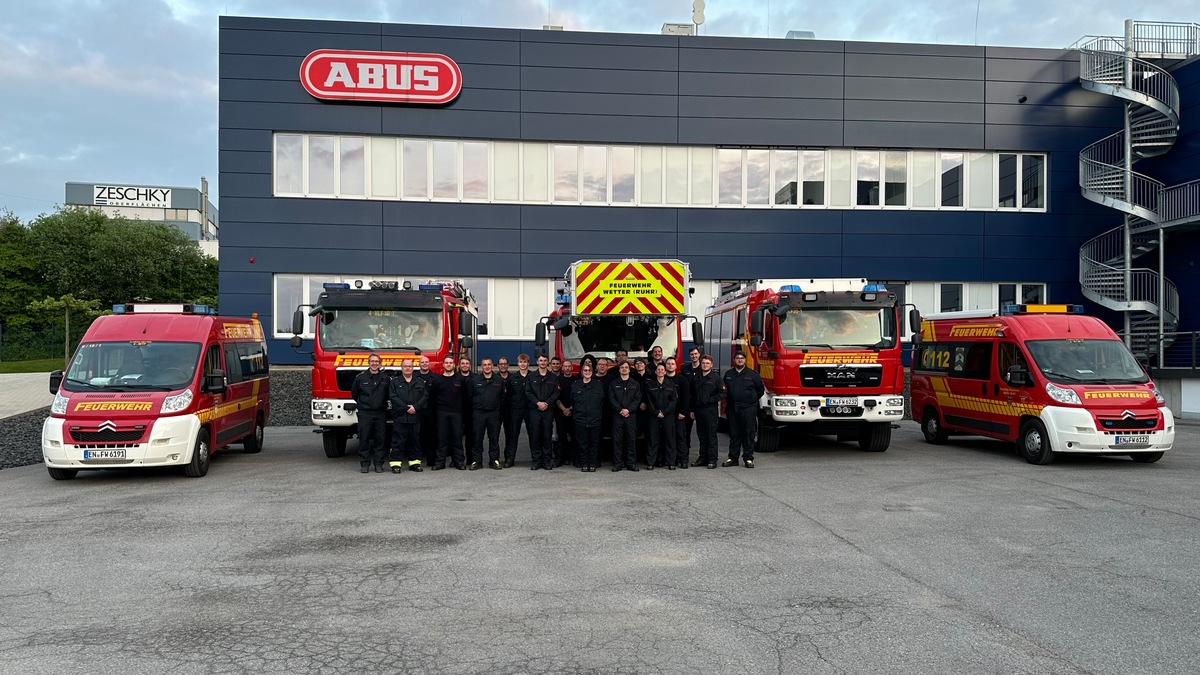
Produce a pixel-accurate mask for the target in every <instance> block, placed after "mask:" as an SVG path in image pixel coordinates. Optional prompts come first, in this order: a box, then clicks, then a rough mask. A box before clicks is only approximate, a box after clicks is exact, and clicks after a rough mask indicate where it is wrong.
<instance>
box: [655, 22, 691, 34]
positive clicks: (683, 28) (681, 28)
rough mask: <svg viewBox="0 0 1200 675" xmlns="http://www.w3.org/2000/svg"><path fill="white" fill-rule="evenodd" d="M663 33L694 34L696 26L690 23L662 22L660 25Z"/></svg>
mask: <svg viewBox="0 0 1200 675" xmlns="http://www.w3.org/2000/svg"><path fill="white" fill-rule="evenodd" d="M662 34H663V35H695V34H696V26H694V25H693V24H690V23H664V24H663V25H662Z"/></svg>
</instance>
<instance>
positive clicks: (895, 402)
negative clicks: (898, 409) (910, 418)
mask: <svg viewBox="0 0 1200 675" xmlns="http://www.w3.org/2000/svg"><path fill="white" fill-rule="evenodd" d="M887 405H889V406H896V405H904V399H903V398H900V397H896V398H889V399H888V400H887Z"/></svg>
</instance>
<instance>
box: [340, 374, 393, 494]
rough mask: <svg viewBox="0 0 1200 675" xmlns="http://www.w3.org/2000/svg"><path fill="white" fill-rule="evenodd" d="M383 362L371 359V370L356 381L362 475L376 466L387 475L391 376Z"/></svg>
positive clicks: (354, 394) (352, 389) (354, 392)
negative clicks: (385, 471) (385, 459)
mask: <svg viewBox="0 0 1200 675" xmlns="http://www.w3.org/2000/svg"><path fill="white" fill-rule="evenodd" d="M382 366H383V359H381V358H380V357H379V355H378V354H371V355H370V356H368V357H367V369H366V370H364V371H363V372H361V373H359V374H358V376H357V377H355V378H354V383H353V384H352V385H350V396H351V397H352V398H353V399H354V402H355V403H356V404H357V405H358V463H359V465H360V467H361V468H360V471H362V473H368V472H369V471H370V470H371V465H372V464H374V465H375V473H383V458H384V455H385V454H386V452H387V417H388V382H389V379H390V378H389V377H388V374H387V373H385V372H383V370H381V368H382Z"/></svg>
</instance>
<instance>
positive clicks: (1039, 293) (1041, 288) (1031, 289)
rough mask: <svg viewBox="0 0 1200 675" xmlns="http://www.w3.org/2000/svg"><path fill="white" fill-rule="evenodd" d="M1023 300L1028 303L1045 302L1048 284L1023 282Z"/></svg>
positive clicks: (1038, 303) (1037, 303)
mask: <svg viewBox="0 0 1200 675" xmlns="http://www.w3.org/2000/svg"><path fill="white" fill-rule="evenodd" d="M1021 302H1022V303H1024V304H1027V305H1040V304H1043V303H1045V302H1046V286H1045V285H1044V284H1021Z"/></svg>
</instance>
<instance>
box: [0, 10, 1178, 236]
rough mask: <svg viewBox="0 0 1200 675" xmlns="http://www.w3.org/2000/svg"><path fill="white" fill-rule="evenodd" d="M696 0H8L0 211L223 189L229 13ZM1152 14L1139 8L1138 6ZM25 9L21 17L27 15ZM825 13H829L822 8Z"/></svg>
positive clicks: (891, 24)
mask: <svg viewBox="0 0 1200 675" xmlns="http://www.w3.org/2000/svg"><path fill="white" fill-rule="evenodd" d="M691 4H692V3H691V0H607V1H606V2H600V1H598V0H435V1H434V2H429V1H428V0H287V1H284V0H228V1H225V0H211V1H209V0H5V2H4V11H3V13H2V14H0V91H2V92H3V94H4V95H3V97H2V99H0V211H4V210H9V211H12V212H13V213H15V214H16V215H17V216H18V217H20V218H21V219H22V220H25V221H28V220H29V219H32V218H34V217H36V216H37V215H38V214H39V213H44V212H49V211H52V210H53V209H54V208H55V206H56V205H57V204H59V203H61V202H62V200H63V193H64V184H65V183H66V182H67V181H84V182H89V181H97V182H113V183H136V184H157V185H177V186H193V187H198V186H199V183H200V176H207V177H208V178H209V181H210V189H211V190H212V191H213V193H214V197H215V198H214V201H218V199H217V198H219V195H220V189H219V185H218V184H217V18H218V17H219V16H221V15H226V14H227V15H243V16H275V17H291V18H314V19H316V18H320V19H348V20H357V21H385V22H396V23H438V24H452V25H477V26H501V27H512V28H540V27H541V26H542V25H543V24H545V23H552V24H559V25H563V26H565V27H566V28H567V29H569V30H588V31H616V32H634V33H656V32H658V30H659V27H660V26H661V25H662V24H663V22H667V21H674V22H685V21H688V20H690V18H691ZM706 4H707V9H706V10H705V13H706V17H707V21H706V22H705V24H704V26H703V27H702V30H701V32H702V33H704V34H707V35H713V36H716V35H738V36H764V37H765V36H768V35H769V36H771V37H782V36H783V34H784V33H786V32H787V31H788V30H789V29H797V30H811V31H815V32H816V34H817V37H819V38H825V39H838V40H867V41H893V42H939V43H950V44H981V45H1013V46H1032V47H1065V46H1067V45H1069V44H1071V43H1073V42H1075V41H1076V40H1077V39H1079V38H1080V37H1082V36H1084V35H1118V34H1120V33H1121V31H1122V22H1123V20H1124V19H1125V18H1137V19H1144V20H1158V21H1200V9H1198V8H1197V5H1196V4H1195V0H1148V1H1147V2H1145V3H1131V2H1128V0H1092V1H1091V2H1079V1H1078V0H986V1H985V0H979V2H978V4H976V3H970V2H957V1H955V0H908V1H907V2H905V1H903V0H901V1H899V2H896V1H887V2H885V1H882V0H842V1H841V2H814V1H813V0H804V1H801V0H707V3H706ZM1135 4H1136V5H1140V6H1142V7H1143V9H1142V10H1141V15H1140V16H1136V17H1127V14H1128V12H1129V11H1130V8H1131V7H1132V6H1134V5H1135ZM18 7H19V8H20V9H19V10H18V9H17V8H18ZM815 8H819V9H815ZM218 207H219V201H218Z"/></svg>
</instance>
